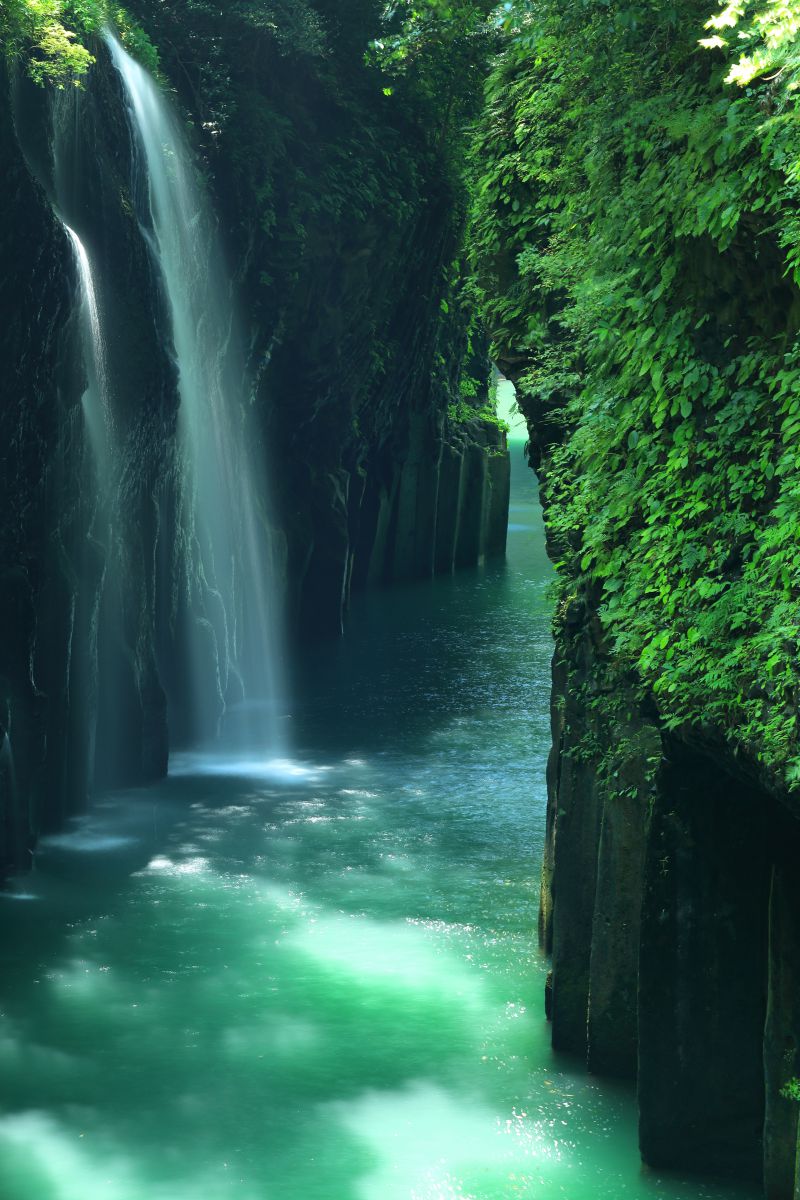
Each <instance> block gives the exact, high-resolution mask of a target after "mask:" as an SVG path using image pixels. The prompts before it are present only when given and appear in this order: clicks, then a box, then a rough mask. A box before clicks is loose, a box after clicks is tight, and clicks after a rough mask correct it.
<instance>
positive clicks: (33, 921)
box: [0, 443, 753, 1200]
mask: <svg viewBox="0 0 800 1200" xmlns="http://www.w3.org/2000/svg"><path fill="white" fill-rule="evenodd" d="M534 484H535V481H534V479H533V476H532V474H531V473H530V472H529V471H528V470H527V469H526V467H525V464H524V461H523V457H522V447H521V443H516V444H515V445H514V490H513V497H512V512H511V526H510V532H509V552H508V559H507V561H506V562H505V563H497V564H492V565H489V566H487V567H485V568H482V569H480V570H477V571H468V572H463V573H460V574H458V575H457V576H456V577H454V578H447V579H441V580H437V581H435V582H433V583H421V584H417V585H414V586H408V587H401V588H395V589H393V590H389V591H385V592H376V593H373V594H372V595H370V596H369V597H367V598H362V599H359V600H358V602H357V604H356V605H355V607H354V610H353V612H352V614H351V617H350V620H349V627H348V629H347V632H346V636H345V638H344V640H343V641H342V642H341V643H340V644H337V645H329V646H325V647H323V648H319V647H317V648H315V649H314V650H313V651H309V653H308V656H307V658H306V659H305V660H304V661H302V662H301V663H300V664H299V665H298V667H297V669H296V672H295V674H296V679H295V687H294V694H295V701H294V706H293V714H292V717H291V722H290V724H291V732H290V740H291V744H292V745H293V747H294V749H293V757H292V760H291V762H287V763H281V764H268V765H264V764H262V763H260V762H259V761H258V760H257V759H256V758H255V757H253V758H252V760H251V761H242V760H241V759H238V760H234V759H229V758H225V757H221V756H214V755H213V754H207V755H196V756H183V757H181V758H177V759H175V760H174V762H173V766H172V769H171V775H170V778H169V779H168V780H166V781H165V782H164V784H163V785H161V786H159V787H156V788H152V789H149V790H146V791H141V792H130V791H128V792H121V793H118V794H112V795H107V796H105V797H102V798H100V799H98V800H97V801H96V803H95V804H94V806H93V809H92V811H91V812H90V814H89V815H88V816H87V817H85V818H82V819H81V820H80V821H78V822H76V823H75V824H74V825H73V826H72V827H71V828H70V829H69V830H68V831H67V832H66V833H65V834H63V835H61V836H59V837H52V838H49V839H47V840H46V841H45V842H44V843H43V844H42V845H41V847H40V849H39V851H38V853H37V856H36V862H35V870H34V871H33V873H31V874H30V875H29V876H27V877H25V878H23V879H19V880H17V881H16V883H15V884H14V886H12V888H11V889H10V891H9V892H8V893H7V894H5V895H4V896H2V897H0V904H1V905H2V908H3V923H2V933H1V934H0V954H1V955H2V970H1V972H0V979H2V983H1V984H0V1079H1V1080H2V1083H1V1084H0V1087H1V1088H2V1103H1V1105H0V1197H1V1198H2V1200H234V1198H238V1200H513V1198H517V1197H524V1198H533V1197H536V1198H541V1200H551V1198H552V1200H555V1198H559V1200H560V1198H562V1197H564V1198H567V1200H590V1198H591V1200H648V1198H655V1197H663V1198H665V1200H696V1198H707V1200H728V1198H732V1197H734V1196H738V1197H752V1195H753V1193H752V1192H748V1191H747V1190H738V1191H737V1190H736V1188H735V1187H734V1186H732V1185H726V1186H721V1185H716V1184H706V1183H702V1182H698V1181H696V1180H684V1179H681V1178H674V1177H664V1176H662V1175H660V1174H657V1173H652V1172H648V1171H646V1170H643V1169H642V1167H641V1166H640V1163H639V1159H638V1154H637V1148H636V1117H635V1104H634V1098H633V1094H632V1090H631V1089H629V1088H627V1087H621V1086H619V1085H613V1084H608V1083H605V1082H601V1081H598V1080H596V1079H592V1078H591V1077H589V1076H587V1075H586V1074H585V1073H584V1072H583V1071H582V1069H581V1068H580V1065H579V1064H574V1063H571V1062H569V1061H568V1060H561V1059H559V1058H556V1057H554V1056H553V1054H552V1052H551V1050H550V1046H549V1038H548V1028H547V1025H546V1022H545V1020H544V1018H543V987H544V978H545V974H546V969H547V964H546V962H545V961H544V959H543V958H542V956H541V955H540V953H539V952H538V950H537V947H536V933H535V930H536V917H537V904H538V874H539V859H540V854H541V845H542V836H543V829H544V807H545V792H544V770H545V761H546V756H547V751H548V744H549V715H548V690H549V672H550V655H551V641H550V633H549V620H550V613H549V582H550V578H551V569H550V567H549V565H548V564H547V560H546V558H545V555H544V549H543V537H542V530H541V521H540V516H539V510H538V507H537V505H536V500H535V486H534Z"/></svg>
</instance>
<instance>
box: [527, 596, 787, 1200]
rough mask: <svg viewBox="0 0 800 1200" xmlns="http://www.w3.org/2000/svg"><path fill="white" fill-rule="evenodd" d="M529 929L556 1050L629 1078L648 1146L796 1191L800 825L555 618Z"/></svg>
mask: <svg viewBox="0 0 800 1200" xmlns="http://www.w3.org/2000/svg"><path fill="white" fill-rule="evenodd" d="M553 730H554V749H553V753H552V758H551V764H550V772H549V774H550V779H549V800H548V826H547V828H548V838H547V846H546V850H545V858H544V864H543V875H542V904H541V912H540V934H541V939H542V943H543V945H544V946H545V948H547V949H549V950H551V951H552V956H553V972H552V981H551V988H552V991H551V994H550V995H549V996H548V1006H549V1009H550V1012H551V1016H552V1030H553V1045H554V1047H555V1048H556V1049H559V1050H565V1051H568V1052H570V1053H573V1054H576V1055H580V1056H581V1057H582V1058H583V1059H584V1060H585V1062H586V1063H587V1065H588V1068H589V1069H590V1070H592V1071H596V1072H598V1073H601V1074H608V1075H617V1076H622V1077H629V1078H636V1079H637V1089H638V1100H639V1110H640V1144H641V1151H642V1156H643V1158H644V1160H645V1161H646V1162H647V1163H649V1164H651V1165H653V1166H656V1167H659V1168H670V1167H672V1168H681V1169H687V1170H691V1171H696V1172H698V1173H700V1174H711V1175H731V1176H734V1177H737V1178H744V1177H747V1178H751V1179H753V1180H762V1181H763V1183H764V1187H765V1194H766V1195H767V1196H769V1197H771V1198H774V1200H793V1198H794V1196H795V1194H796V1190H795V1189H796V1188H797V1177H796V1161H797V1158H796V1148H797V1125H798V1107H799V1106H798V1104H797V1102H796V1101H793V1100H791V1099H788V1098H786V1097H785V1096H783V1095H782V1094H781V1092H782V1091H783V1089H784V1088H785V1086H786V1084H787V1083H789V1082H790V1081H791V1080H792V1079H794V1078H796V1077H797V1075H798V1045H799V1044H800V1038H799V1036H798V1035H799V1034H800V1025H799V1023H798V1022H799V1021H800V988H799V987H798V969H799V968H800V958H799V957H798V956H799V955H800V950H799V949H798V947H800V939H799V938H798V931H799V930H800V926H798V919H799V918H800V907H799V906H800V882H799V881H798V877H797V873H796V870H793V869H792V865H791V864H793V863H796V862H797V852H798V847H800V826H799V825H798V822H797V820H796V816H795V814H794V812H793V810H792V808H791V807H790V806H789V804H788V801H787V797H786V796H785V794H783V793H782V792H781V791H780V789H779V788H774V789H772V788H770V787H769V786H767V784H768V781H766V780H765V779H764V778H762V777H760V776H759V775H758V774H757V773H756V772H755V771H751V770H749V769H748V768H747V766H746V764H743V763H741V762H736V761H734V760H732V759H731V758H730V757H728V756H726V753H725V752H724V751H723V749H721V747H720V746H719V745H718V744H716V743H715V742H713V741H712V740H710V738H709V736H708V734H707V732H706V733H704V735H703V737H701V736H700V733H699V731H695V730H690V729H685V730H680V731H676V732H673V733H668V732H666V731H665V730H664V729H663V728H662V726H661V724H660V721H659V717H658V713H657V711H656V709H655V707H654V706H653V704H652V701H651V700H649V699H648V697H647V696H646V695H643V694H642V690H641V689H640V688H638V687H637V686H636V684H635V680H632V679H630V678H626V676H625V675H624V673H623V672H622V671H621V670H620V667H619V664H617V663H615V662H614V661H613V659H612V658H610V656H609V655H608V654H607V652H606V649H605V646H604V644H603V638H602V634H601V631H600V626H599V622H598V620H597V618H596V615H595V614H594V609H593V604H592V599H591V597H589V598H587V599H585V600H584V601H578V600H575V601H573V602H572V603H571V604H570V605H569V606H568V607H567V609H566V611H564V612H562V613H561V614H560V621H559V634H558V640H557V650H556V656H555V661H554V688H553Z"/></svg>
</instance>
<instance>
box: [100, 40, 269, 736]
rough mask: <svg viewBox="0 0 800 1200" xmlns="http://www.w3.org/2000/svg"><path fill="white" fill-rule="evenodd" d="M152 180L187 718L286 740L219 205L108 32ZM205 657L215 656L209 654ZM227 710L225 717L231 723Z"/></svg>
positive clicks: (173, 122) (156, 98)
mask: <svg viewBox="0 0 800 1200" xmlns="http://www.w3.org/2000/svg"><path fill="white" fill-rule="evenodd" d="M106 41H107V43H108V46H109V49H110V52H111V55H112V59H113V62H114V65H115V67H116V69H117V71H118V72H119V75H120V77H121V80H122V84H123V87H124V91H125V95H126V99H127V103H128V108H129V114H130V121H131V126H132V129H133V131H134V135H135V140H136V144H137V147H138V154H139V160H140V169H141V170H142V173H143V175H144V178H145V180H146V189H145V190H146V196H147V200H146V209H147V210H148V211H147V212H146V213H145V216H144V219H143V220H142V232H143V234H144V236H145V237H146V238H147V239H148V242H149V245H150V247H151V250H152V253H153V255H154V258H155V261H156V265H157V268H158V273H159V275H160V277H161V280H162V283H163V289H164V295H165V298H166V308H167V311H168V314H169V320H170V324H171V330H170V333H171V341H172V345H173V348H174V355H175V361H176V365H177V369H178V387H179V394H180V412H179V425H180V428H179V432H180V439H181V446H182V453H183V458H184V463H183V467H184V472H183V474H184V485H183V496H182V506H183V511H182V516H181V520H182V524H183V529H184V531H185V534H186V540H187V546H188V550H187V557H188V560H189V563H190V565H189V566H188V567H187V572H186V588H187V593H188V608H189V613H190V616H189V625H190V629H191V632H190V646H189V660H190V662H191V664H192V670H193V680H192V692H193V697H194V701H193V703H194V712H193V726H194V732H195V735H196V737H197V739H198V740H200V739H201V738H202V737H204V736H207V735H208V734H209V733H210V732H213V729H214V727H215V725H216V724H217V721H218V718H219V714H220V711H221V710H224V711H225V712H227V713H228V714H230V712H231V710H234V711H235V710H239V711H240V712H242V713H245V714H246V715H245V717H244V718H243V719H241V720H239V721H237V722H236V731H237V733H238V734H239V736H240V738H241V736H242V735H244V736H245V737H246V738H247V740H248V741H249V742H251V743H255V747H252V746H251V748H257V749H258V751H259V752H261V753H265V754H267V755H274V754H276V753H278V752H280V750H281V748H282V740H283V739H282V737H281V730H280V720H281V716H282V713H281V704H282V693H283V686H282V669H281V665H280V660H279V646H280V641H279V638H278V636H277V626H278V624H279V614H278V607H279V606H278V604H277V601H276V597H275V587H274V583H273V579H274V569H273V563H272V556H273V551H272V540H273V539H272V534H271V531H270V519H269V512H268V505H267V501H266V495H267V491H266V480H265V478H264V475H265V469H264V463H263V451H259V445H260V439H259V433H258V422H257V415H256V413H255V412H254V410H253V407H252V405H251V404H250V402H249V388H248V383H247V372H246V369H245V362H244V353H243V342H242V337H241V333H240V330H239V327H238V323H237V319H236V316H235V308H236V305H235V301H234V296H233V289H232V285H231V281H230V279H229V278H228V276H227V274H226V271H225V268H224V263H223V256H222V253H221V249H220V246H219V243H218V239H217V235H216V232H215V226H214V221H213V217H212V214H211V211H210V207H209V204H208V201H207V198H206V196H205V194H204V189H203V186H202V183H201V180H200V178H199V176H198V171H197V168H196V164H195V162H194V160H193V156H192V153H191V151H190V148H189V146H188V144H187V142H186V139H185V137H184V134H183V132H182V130H181V128H180V125H179V122H178V120H177V118H176V116H175V114H174V113H173V112H172V111H171V110H170V107H169V105H168V103H167V100H166V99H165V97H164V96H163V95H162V94H161V92H160V91H159V89H158V87H157V86H156V84H155V82H154V81H153V79H152V78H151V77H150V75H149V74H148V73H147V71H145V70H144V68H142V67H141V66H140V65H139V64H138V63H136V62H135V61H134V60H133V59H132V58H131V57H130V56H129V55H128V54H127V53H126V52H125V50H124V49H123V47H122V46H121V45H120V43H119V42H118V41H117V39H116V38H115V37H114V35H113V34H112V33H110V32H108V33H107V34H106ZM210 664H211V665H210ZM233 724H234V722H232V721H231V720H230V719H228V720H226V721H225V722H224V727H225V729H226V731H227V732H229V733H230V732H232V726H233Z"/></svg>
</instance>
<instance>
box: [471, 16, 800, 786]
mask: <svg viewBox="0 0 800 1200" xmlns="http://www.w3.org/2000/svg"><path fill="white" fill-rule="evenodd" d="M799 11H800V10H798V9H797V6H795V5H791V4H778V3H769V4H760V5H756V4H747V3H740V4H730V5H727V6H726V7H725V8H724V10H722V11H721V12H718V13H711V14H709V12H708V5H707V3H704V2H703V0H700V2H698V0H688V2H682V3H673V4H663V3H659V2H653V3H650V2H648V0H639V2H638V3H610V2H609V0H585V2H583V3H574V4H571V5H568V6H565V5H559V4H537V5H531V6H530V7H529V9H527V10H525V11H521V12H519V13H518V14H517V15H516V17H515V19H514V23H513V29H512V31H511V33H510V36H509V37H508V41H507V43H506V46H505V48H504V49H503V51H502V53H501V54H500V56H499V57H498V59H497V60H496V62H495V64H494V66H493V69H492V73H491V77H490V79H489V83H488V88H487V104H486V109H485V113H484V116H483V117H482V120H481V123H480V127H479V129H478V132H477V137H476V142H475V149H474V156H473V157H474V166H475V174H476V187H475V204H474V207H475V215H474V226H473V237H474V257H475V261H476V264H477V267H478V271H479V276H480V283H481V289H482V293H483V299H484V306H485V314H486V319H487V321H488V323H489V325H490V328H491V329H492V332H493V337H494V342H495V354H496V356H497V357H498V359H499V360H500V361H503V362H506V363H508V364H509V369H510V370H511V371H513V372H514V373H515V374H516V376H517V377H518V379H519V386H520V390H521V396H522V404H523V407H524V408H525V411H526V413H527V414H528V416H529V418H530V419H531V420H532V421H533V422H534V424H535V425H537V426H538V428H539V430H540V438H541V440H542V441H543V442H544V445H543V446H542V447H541V448H540V449H541V450H543V451H544V462H543V468H544V471H545V476H546V493H547V501H548V504H549V519H550V524H551V529H552V531H553V533H554V537H555V538H556V540H557V542H558V545H559V553H560V556H561V558H562V564H561V592H562V600H563V603H562V606H561V612H562V613H563V612H565V611H566V608H567V606H568V602H569V600H570V598H571V597H573V596H576V595H583V596H588V597H590V598H591V606H592V607H594V606H596V605H597V604H599V606H600V615H601V618H602V622H603V626H604V628H605V630H606V634H607V638H608V641H609V643H610V646H611V647H612V649H613V651H614V659H615V662H616V664H617V667H618V669H619V670H620V671H621V672H623V673H628V675H629V676H630V675H633V676H634V677H636V678H638V679H639V680H641V681H642V683H643V684H644V685H645V687H646V688H647V689H649V690H650V691H651V692H652V693H654V695H655V697H656V700H657V703H658V707H659V710H660V712H661V714H662V717H663V718H664V719H665V721H666V723H667V725H668V726H670V727H673V728H674V727H680V726H684V725H686V726H690V727H692V728H693V729H695V730H702V729H704V728H705V729H706V730H707V731H708V732H709V734H714V735H717V736H718V735H719V734H720V733H721V734H724V735H725V736H726V737H727V738H728V740H729V742H730V743H731V744H732V746H733V747H734V748H738V749H739V750H742V751H744V752H745V753H746V755H747V756H748V757H749V758H750V759H751V760H754V761H755V762H756V763H758V764H761V765H762V767H764V768H766V769H767V771H768V772H769V773H770V774H771V775H772V776H773V778H774V777H776V776H777V777H778V778H781V777H783V778H784V779H786V780H787V781H788V782H789V783H790V784H794V785H797V784H798V783H800V753H799V747H798V729H797V699H798V652H799V651H800V645H799V644H798V615H800V614H799V613H798V595H799V593H800V539H799V538H798V534H800V476H799V475H798V466H800V463H799V462H798V439H799V438H800V341H798V327H800V304H799V303H798V299H799V297H798V280H799V279H800V276H799V275H798V269H799V268H800V261H799V257H798V246H799V245H800V239H799V238H798V213H797V188H798V167H797V163H798V142H797V132H796V128H797V98H796V88H797V85H798V81H799V80H800V75H798V55H797V43H796V41H795V34H796V32H797V29H798V12H799ZM709 17H710V18H711V19H710V20H709ZM701 41H702V43H703V44H702V45H701V44H700V43H701Z"/></svg>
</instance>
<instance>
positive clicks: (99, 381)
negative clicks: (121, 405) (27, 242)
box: [61, 218, 111, 490]
mask: <svg viewBox="0 0 800 1200" xmlns="http://www.w3.org/2000/svg"><path fill="white" fill-rule="evenodd" d="M61 224H62V225H63V226H64V229H65V231H66V233H67V236H68V237H69V240H70V243H71V244H72V250H73V253H74V255H75V265H76V266H77V268H78V277H79V279H80V281H81V326H82V333H83V345H84V355H83V357H84V365H85V367H86V370H87V374H88V377H89V380H88V387H87V388H86V391H85V392H84V394H83V399H82V404H83V412H84V416H85V418H86V425H87V428H88V430H89V437H90V439H91V442H92V448H93V450H94V452H95V458H96V462H97V472H98V476H99V479H100V482H101V490H104V489H105V486H106V483H107V473H108V466H109V462H108V459H109V435H110V421H111V415H110V410H109V406H108V382H107V372H106V352H105V346H104V344H103V331H102V327H101V325H100V309H99V306H98V303H97V291H96V288H95V285H94V276H93V275H92V267H91V263H90V262H89V255H88V254H87V253H86V247H85V246H84V244H83V242H82V241H81V239H80V238H79V237H78V235H77V233H76V232H75V230H74V229H72V228H71V227H70V226H69V225H67V223H66V221H64V220H63V218H62V219H61Z"/></svg>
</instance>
